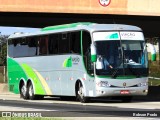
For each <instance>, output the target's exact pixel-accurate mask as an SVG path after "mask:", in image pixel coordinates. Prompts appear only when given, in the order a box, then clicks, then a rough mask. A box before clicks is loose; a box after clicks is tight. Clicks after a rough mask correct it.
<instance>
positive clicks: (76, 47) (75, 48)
mask: <svg viewBox="0 0 160 120" xmlns="http://www.w3.org/2000/svg"><path fill="white" fill-rule="evenodd" d="M80 44H81V41H80V32H72V33H71V36H70V53H75V54H81V49H80Z"/></svg>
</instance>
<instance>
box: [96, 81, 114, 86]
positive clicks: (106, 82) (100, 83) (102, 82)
mask: <svg viewBox="0 0 160 120" xmlns="http://www.w3.org/2000/svg"><path fill="white" fill-rule="evenodd" d="M97 85H98V86H99V87H110V86H111V85H110V84H109V83H108V81H100V82H98V83H97Z"/></svg>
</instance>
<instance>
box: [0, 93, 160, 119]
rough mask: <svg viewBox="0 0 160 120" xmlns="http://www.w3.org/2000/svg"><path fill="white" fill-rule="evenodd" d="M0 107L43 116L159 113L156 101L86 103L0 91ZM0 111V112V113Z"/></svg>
mask: <svg viewBox="0 0 160 120" xmlns="http://www.w3.org/2000/svg"><path fill="white" fill-rule="evenodd" d="M0 111H2V112H5V111H7V112H8V111H12V112H14V113H21V114H22V113H31V112H33V113H40V114H41V116H43V117H147V118H155V119H157V118H158V117H160V102H159V101H133V102H131V103H121V102H120V101H111V100H93V101H91V102H90V103H85V104H82V103H79V102H76V101H61V100H60V99H58V98H45V99H44V100H34V101H31V100H22V99H20V98H19V96H18V95H0ZM0 113H1V112H0ZM1 114H2V113H1Z"/></svg>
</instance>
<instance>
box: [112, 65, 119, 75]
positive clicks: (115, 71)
mask: <svg viewBox="0 0 160 120" xmlns="http://www.w3.org/2000/svg"><path fill="white" fill-rule="evenodd" d="M118 70H119V68H118V67H117V68H116V69H115V70H114V71H113V73H112V78H116V77H117V73H118Z"/></svg>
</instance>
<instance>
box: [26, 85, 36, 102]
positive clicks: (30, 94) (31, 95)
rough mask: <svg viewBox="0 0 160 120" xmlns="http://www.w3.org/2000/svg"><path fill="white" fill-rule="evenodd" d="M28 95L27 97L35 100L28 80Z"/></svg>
mask: <svg viewBox="0 0 160 120" xmlns="http://www.w3.org/2000/svg"><path fill="white" fill-rule="evenodd" d="M27 88H28V95H29V99H30V100H35V99H36V96H35V95H34V89H33V85H32V83H31V82H29V84H28V87H27Z"/></svg>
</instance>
